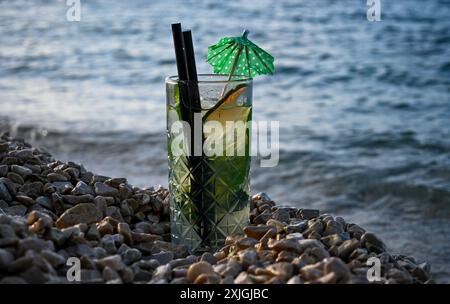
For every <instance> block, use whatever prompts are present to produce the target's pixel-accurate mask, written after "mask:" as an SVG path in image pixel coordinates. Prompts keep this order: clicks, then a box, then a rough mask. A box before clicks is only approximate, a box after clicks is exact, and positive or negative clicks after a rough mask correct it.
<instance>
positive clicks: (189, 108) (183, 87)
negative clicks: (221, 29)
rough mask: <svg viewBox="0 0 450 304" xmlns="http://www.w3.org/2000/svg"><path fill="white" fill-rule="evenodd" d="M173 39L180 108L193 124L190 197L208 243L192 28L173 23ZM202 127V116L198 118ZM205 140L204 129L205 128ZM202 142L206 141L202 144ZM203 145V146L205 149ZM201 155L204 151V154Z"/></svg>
mask: <svg viewBox="0 0 450 304" xmlns="http://www.w3.org/2000/svg"><path fill="white" fill-rule="evenodd" d="M172 34H173V42H174V46H175V57H176V62H177V69H178V79H179V80H180V82H179V90H180V99H181V101H180V111H181V116H182V119H183V120H184V121H187V122H188V123H189V125H190V127H191V134H190V135H191V136H190V137H191V138H190V142H189V151H190V156H189V157H188V162H189V170H190V172H191V174H190V193H189V194H190V195H189V197H190V198H191V200H192V201H193V203H194V204H195V205H196V206H197V208H198V217H200V218H201V219H200V220H199V221H197V225H199V226H200V227H198V228H200V229H199V230H200V237H201V238H202V241H203V243H209V242H208V241H207V236H208V234H209V232H210V231H209V229H208V227H209V225H208V224H207V221H206V220H205V219H204V210H206V209H205V207H206V206H203V200H202V196H203V194H202V187H203V186H202V171H203V170H202V156H200V157H199V156H195V149H194V147H195V145H194V113H201V108H200V94H199V89H198V76H197V68H196V65H195V54H194V47H193V43H192V33H191V31H185V32H184V33H183V32H182V30H181V24H180V23H175V24H172ZM199 123H200V127H201V123H202V122H201V119H200V121H199ZM201 137H202V142H203V132H202V135H201ZM202 146H203V145H202ZM202 150H203V149H200V151H202ZM201 155H202V154H201Z"/></svg>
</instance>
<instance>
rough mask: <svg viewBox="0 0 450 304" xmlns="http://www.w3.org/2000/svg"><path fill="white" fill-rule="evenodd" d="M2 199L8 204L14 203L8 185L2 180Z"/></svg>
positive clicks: (0, 195)
mask: <svg viewBox="0 0 450 304" xmlns="http://www.w3.org/2000/svg"><path fill="white" fill-rule="evenodd" d="M0 199H2V200H5V201H7V202H10V201H12V197H11V194H10V193H9V191H8V188H7V186H6V184H5V183H4V182H3V181H1V180H0Z"/></svg>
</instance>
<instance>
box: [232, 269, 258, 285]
mask: <svg viewBox="0 0 450 304" xmlns="http://www.w3.org/2000/svg"><path fill="white" fill-rule="evenodd" d="M234 283H235V284H253V283H254V282H253V280H252V279H251V277H250V276H249V274H248V273H246V272H245V271H243V272H241V273H240V274H239V275H238V276H237V277H236V278H235V279H234Z"/></svg>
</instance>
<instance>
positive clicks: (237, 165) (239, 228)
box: [166, 75, 252, 253]
mask: <svg viewBox="0 0 450 304" xmlns="http://www.w3.org/2000/svg"><path fill="white" fill-rule="evenodd" d="M182 85H183V84H182V83H180V82H179V81H178V80H177V78H176V77H169V78H167V80H166V90H167V127H168V133H167V134H168V160H169V191H170V208H171V229H172V242H174V243H177V244H183V245H185V246H186V247H187V248H189V249H190V251H191V252H193V253H200V252H206V251H214V250H217V249H218V248H220V247H222V246H223V245H224V243H225V239H226V237H227V236H229V235H237V234H243V228H244V227H245V226H246V225H247V224H248V218H249V209H250V188H249V187H250V180H249V172H250V134H251V128H250V124H249V122H250V121H251V115H252V81H251V80H249V79H246V78H242V77H237V76H234V77H233V78H232V79H231V80H227V76H224V75H199V82H198V88H199V93H200V100H201V109H191V110H192V111H193V112H195V113H197V115H198V119H197V121H196V122H197V123H198V124H200V127H199V128H198V129H196V130H197V131H198V130H200V132H197V133H196V135H197V136H198V138H197V142H198V143H199V144H201V148H202V149H199V150H200V151H198V152H199V154H197V153H196V155H194V156H190V155H189V153H188V151H191V150H190V149H189V143H190V142H191V139H190V136H191V133H190V131H189V130H188V129H182V128H181V124H180V122H181V121H183V118H185V117H183V116H182V113H183V112H182V110H181V107H182V104H181V101H180V97H179V96H180V86H182ZM185 126H186V125H185ZM197 127H198V126H197ZM194 128H195V127H194ZM201 130H203V132H202V131H201Z"/></svg>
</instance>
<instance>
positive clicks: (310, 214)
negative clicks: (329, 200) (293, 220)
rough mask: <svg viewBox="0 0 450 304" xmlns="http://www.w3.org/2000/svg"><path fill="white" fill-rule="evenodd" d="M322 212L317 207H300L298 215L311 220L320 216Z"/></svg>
mask: <svg viewBox="0 0 450 304" xmlns="http://www.w3.org/2000/svg"><path fill="white" fill-rule="evenodd" d="M319 214H320V212H319V210H316V209H299V210H298V212H297V217H299V218H301V219H303V220H310V219H313V218H316V217H318V216H319Z"/></svg>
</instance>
